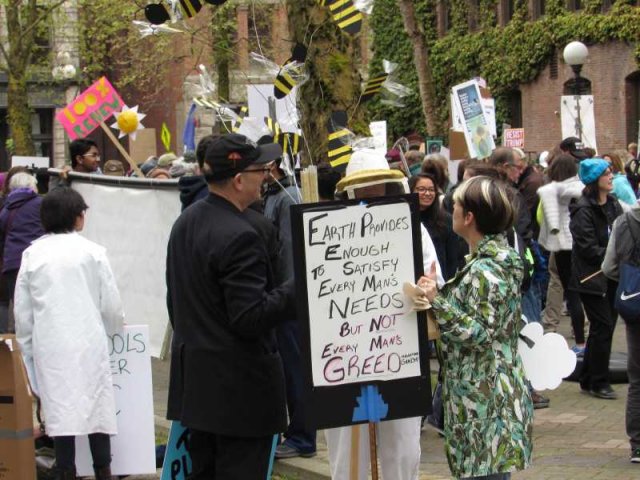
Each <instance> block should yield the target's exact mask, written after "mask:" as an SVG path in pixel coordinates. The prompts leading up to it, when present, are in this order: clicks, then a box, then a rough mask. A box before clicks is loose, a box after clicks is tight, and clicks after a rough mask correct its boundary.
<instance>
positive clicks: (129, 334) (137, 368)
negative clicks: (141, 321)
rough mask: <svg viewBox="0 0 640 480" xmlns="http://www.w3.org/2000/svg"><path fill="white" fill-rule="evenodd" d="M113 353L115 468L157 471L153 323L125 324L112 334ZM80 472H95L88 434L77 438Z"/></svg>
mask: <svg viewBox="0 0 640 480" xmlns="http://www.w3.org/2000/svg"><path fill="white" fill-rule="evenodd" d="M108 342H109V343H108V344H109V357H110V366H111V375H112V377H113V388H114V393H115V399H116V415H117V420H118V434H117V435H115V436H112V437H111V454H112V462H111V472H112V473H113V474H114V475H142V474H146V473H155V472H156V452H155V432H154V418H153V391H152V387H151V356H150V352H149V327H148V326H147V325H125V326H124V327H123V328H122V330H121V331H119V332H116V333H115V334H113V335H109V341H108ZM76 451H77V454H76V469H77V471H78V476H81V477H84V476H90V475H93V467H92V462H91V453H90V451H89V441H88V439H87V436H86V435H85V436H81V437H77V438H76Z"/></svg>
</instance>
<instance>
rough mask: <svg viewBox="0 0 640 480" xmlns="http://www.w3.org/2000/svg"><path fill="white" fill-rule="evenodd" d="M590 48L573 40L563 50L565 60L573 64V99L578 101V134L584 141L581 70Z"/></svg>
mask: <svg viewBox="0 0 640 480" xmlns="http://www.w3.org/2000/svg"><path fill="white" fill-rule="evenodd" d="M588 55H589V50H588V49H587V47H586V45H585V44H584V43H582V42H571V43H569V44H568V45H567V46H566V47H564V51H563V52H562V56H563V57H564V61H565V62H566V63H567V64H569V65H571V70H573V74H574V75H575V78H574V80H573V99H574V100H575V102H576V107H575V108H576V136H577V137H578V138H579V139H580V141H582V119H581V117H580V83H581V82H580V80H582V77H580V72H581V71H582V65H584V62H585V61H586V60H587V56H588Z"/></svg>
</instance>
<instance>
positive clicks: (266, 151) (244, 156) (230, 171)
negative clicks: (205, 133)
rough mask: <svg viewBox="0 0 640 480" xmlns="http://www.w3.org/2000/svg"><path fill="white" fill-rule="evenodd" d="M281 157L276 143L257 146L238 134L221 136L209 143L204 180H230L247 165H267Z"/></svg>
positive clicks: (280, 151)
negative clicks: (206, 170) (207, 168)
mask: <svg viewBox="0 0 640 480" xmlns="http://www.w3.org/2000/svg"><path fill="white" fill-rule="evenodd" d="M281 156H282V147H281V146H280V145H278V144H277V143H266V144H263V145H258V144H257V143H256V142H254V141H253V140H251V139H249V138H247V137H245V136H244V135H240V134H238V133H229V134H227V135H222V136H220V137H218V138H217V139H216V140H214V141H213V142H211V144H210V145H209V146H208V147H207V151H206V153H205V155H204V163H205V164H206V165H207V166H208V167H209V171H208V172H207V173H206V178H207V180H224V179H226V178H231V177H233V176H234V175H236V174H237V173H240V172H242V171H243V170H245V169H246V168H247V167H248V166H249V165H253V164H258V165H261V164H265V163H269V162H272V161H274V160H277V159H278V158H280V157H281Z"/></svg>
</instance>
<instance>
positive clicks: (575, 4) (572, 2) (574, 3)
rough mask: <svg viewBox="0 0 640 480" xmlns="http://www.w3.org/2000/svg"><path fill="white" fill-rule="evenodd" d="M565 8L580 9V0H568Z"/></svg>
mask: <svg viewBox="0 0 640 480" xmlns="http://www.w3.org/2000/svg"><path fill="white" fill-rule="evenodd" d="M567 8H568V9H569V10H582V0H568V1H567Z"/></svg>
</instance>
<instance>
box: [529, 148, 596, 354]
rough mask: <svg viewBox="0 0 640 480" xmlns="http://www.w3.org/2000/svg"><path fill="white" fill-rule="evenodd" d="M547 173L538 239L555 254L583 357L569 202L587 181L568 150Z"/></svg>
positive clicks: (577, 350)
mask: <svg viewBox="0 0 640 480" xmlns="http://www.w3.org/2000/svg"><path fill="white" fill-rule="evenodd" d="M548 176H549V179H550V180H551V182H550V183H548V184H546V185H544V186H542V187H540V188H539V189H538V195H539V196H540V207H541V211H542V221H541V222H540V236H539V237H538V241H539V243H540V245H542V246H543V247H544V248H545V249H546V250H547V251H549V252H551V255H553V257H554V262H555V264H556V267H557V270H558V276H559V277H560V283H561V284H562V289H563V290H564V293H565V297H566V299H567V309H568V310H569V315H570V316H571V326H572V327H573V334H574V336H575V340H576V344H575V346H574V347H573V351H574V352H575V353H576V354H577V355H578V356H582V355H583V354H584V349H585V336H584V310H583V309H582V304H581V303H580V296H579V295H578V293H577V292H575V291H573V290H570V289H569V281H570V279H571V249H572V248H573V238H572V237H571V231H570V230H569V220H570V217H569V204H570V203H571V202H572V201H574V200H577V199H579V198H580V196H581V195H582V190H583V189H584V184H583V183H582V182H581V181H580V178H579V177H578V165H577V164H576V162H575V160H574V158H573V157H572V156H571V155H569V154H568V153H562V154H560V155H558V156H557V157H556V158H555V160H554V161H553V163H552V164H551V166H550V167H549V171H548Z"/></svg>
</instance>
